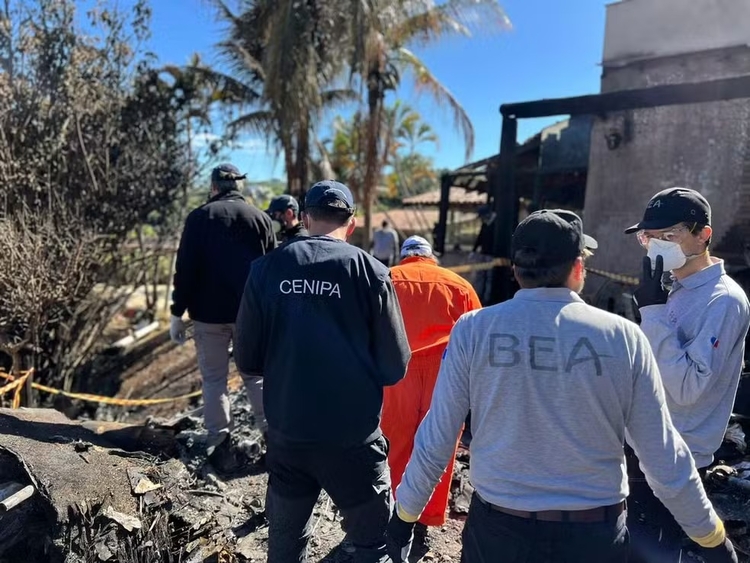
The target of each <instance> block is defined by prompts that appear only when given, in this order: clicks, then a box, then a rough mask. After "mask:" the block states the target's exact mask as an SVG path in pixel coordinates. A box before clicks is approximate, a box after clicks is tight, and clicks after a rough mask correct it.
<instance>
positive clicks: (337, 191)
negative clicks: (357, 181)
mask: <svg viewBox="0 0 750 563" xmlns="http://www.w3.org/2000/svg"><path fill="white" fill-rule="evenodd" d="M307 207H331V208H333V209H342V210H346V211H354V209H355V208H354V196H352V192H351V191H350V190H349V188H347V187H346V186H345V185H344V184H342V183H341V182H337V181H335V180H323V181H322V182H318V183H317V184H314V185H313V187H312V188H310V190H309V191H308V192H307V196H306V197H305V208H307Z"/></svg>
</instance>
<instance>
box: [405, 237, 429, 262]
mask: <svg viewBox="0 0 750 563" xmlns="http://www.w3.org/2000/svg"><path fill="white" fill-rule="evenodd" d="M407 255H410V256H432V245H431V244H430V243H429V242H427V239H424V238H422V237H420V236H417V235H414V236H412V237H409V238H408V239H406V240H405V241H404V244H402V245H401V258H404V257H406V256H407Z"/></svg>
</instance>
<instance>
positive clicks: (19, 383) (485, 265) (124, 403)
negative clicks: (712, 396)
mask: <svg viewBox="0 0 750 563" xmlns="http://www.w3.org/2000/svg"><path fill="white" fill-rule="evenodd" d="M510 265H511V262H510V260H509V259H507V258H495V259H493V260H489V261H487V262H477V263H472V264H459V265H457V266H449V267H447V269H448V270H451V271H452V272H455V273H457V274H464V273H468V272H477V271H481V270H491V269H492V268H497V267H502V266H510ZM586 270H587V271H589V272H591V273H592V274H596V275H599V276H602V277H605V278H608V279H611V280H614V281H617V282H620V283H624V284H627V285H638V283H639V281H638V278H635V277H632V276H625V275H621V274H613V273H610V272H605V271H603V270H597V269H595V268H586ZM32 373H33V370H29V371H27V372H25V373H24V374H23V375H22V376H20V377H19V378H18V379H16V378H15V377H13V376H12V375H10V374H8V373H3V372H0V378H2V379H5V380H6V381H10V383H8V384H7V385H4V386H2V387H0V397H2V396H4V395H6V394H8V393H10V392H13V393H14V395H13V403H12V404H13V408H18V407H19V406H20V404H21V390H22V389H23V386H24V384H25V383H26V380H27V379H28V377H29V376H31V374H32ZM240 381H241V378H240V377H239V376H235V377H233V378H231V379H230V380H229V382H228V385H229V386H233V385H236V384H237V383H239V382H240ZM31 387H32V388H33V389H36V390H37V391H43V392H45V393H49V394H51V395H62V396H64V397H68V398H70V399H77V400H79V401H87V402H90V403H100V404H104V405H115V406H120V407H143V406H149V405H163V404H165V403H172V402H175V401H184V400H188V399H195V398H197V397H200V396H201V395H202V394H203V391H201V390H198V391H193V392H192V393H188V394H186V395H180V396H178V397H164V398H159V399H120V398H117V397H105V396H102V395H93V394H91V393H70V392H68V391H63V390H61V389H55V388H54V387H49V386H47V385H42V384H41V383H36V382H32V384H31Z"/></svg>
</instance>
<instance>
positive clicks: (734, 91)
mask: <svg viewBox="0 0 750 563" xmlns="http://www.w3.org/2000/svg"><path fill="white" fill-rule="evenodd" d="M740 98H750V76H740V77H739V78H723V79H720V80H709V81H706V82H692V83H687V84H669V85H666V86H653V87H651V88H639V89H635V90H621V91H617V92H607V93H604V94H591V95H588V96H577V97H573V98H554V99H546V100H536V101H532V102H520V103H513V104H503V105H501V106H500V113H501V114H502V115H503V117H515V118H516V119H522V118H529V117H549V116H553V115H601V114H606V113H608V112H613V111H622V110H628V109H640V108H654V107H660V106H674V105H683V104H700V103H704V102H716V101H721V100H736V99H740Z"/></svg>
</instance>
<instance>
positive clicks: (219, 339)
mask: <svg viewBox="0 0 750 563" xmlns="http://www.w3.org/2000/svg"><path fill="white" fill-rule="evenodd" d="M193 326H194V327H195V336H194V339H195V350H196V353H197V355H198V369H200V372H201V379H202V380H203V423H204V425H205V426H206V430H208V440H209V445H210V444H211V443H215V442H218V441H220V439H221V438H223V435H225V434H228V433H229V432H230V431H231V429H232V419H231V414H230V412H229V396H228V394H227V379H228V377H229V344H230V342H234V335H235V332H234V323H231V324H209V323H202V322H199V321H193ZM240 375H241V376H242V380H243V382H244V383H245V389H246V391H247V397H248V400H249V401H250V406H251V407H252V409H253V415H254V416H255V422H256V426H257V427H258V428H259V429H260V430H262V431H264V432H265V430H266V427H267V424H266V415H265V411H264V410H263V379H262V378H260V377H255V376H249V375H246V374H244V373H240Z"/></svg>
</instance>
